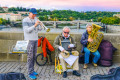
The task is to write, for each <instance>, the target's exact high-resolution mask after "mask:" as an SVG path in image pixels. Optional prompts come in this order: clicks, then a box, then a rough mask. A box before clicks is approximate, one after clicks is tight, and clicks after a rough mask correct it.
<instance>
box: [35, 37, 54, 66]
mask: <svg viewBox="0 0 120 80" xmlns="http://www.w3.org/2000/svg"><path fill="white" fill-rule="evenodd" d="M39 38H42V41H43V40H44V38H45V37H39ZM46 51H47V56H46V57H44V55H43V52H42V53H39V54H37V56H36V60H35V61H36V63H37V65H39V66H44V65H45V64H46V63H47V62H48V59H49V60H50V63H52V58H51V51H50V50H49V49H48V48H46ZM48 56H49V58H48Z"/></svg>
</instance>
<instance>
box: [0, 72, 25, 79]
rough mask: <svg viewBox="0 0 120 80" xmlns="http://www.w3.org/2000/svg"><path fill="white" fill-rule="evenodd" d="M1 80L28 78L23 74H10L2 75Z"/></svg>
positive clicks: (0, 75)
mask: <svg viewBox="0 0 120 80" xmlns="http://www.w3.org/2000/svg"><path fill="white" fill-rule="evenodd" d="M0 80H26V78H25V76H24V74H23V73H18V72H9V73H1V74H0Z"/></svg>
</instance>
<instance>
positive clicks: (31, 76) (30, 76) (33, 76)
mask: <svg viewBox="0 0 120 80" xmlns="http://www.w3.org/2000/svg"><path fill="white" fill-rule="evenodd" d="M29 78H31V79H37V77H36V76H35V75H33V74H30V75H29Z"/></svg>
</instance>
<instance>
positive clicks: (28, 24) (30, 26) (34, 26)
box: [22, 8, 41, 79]
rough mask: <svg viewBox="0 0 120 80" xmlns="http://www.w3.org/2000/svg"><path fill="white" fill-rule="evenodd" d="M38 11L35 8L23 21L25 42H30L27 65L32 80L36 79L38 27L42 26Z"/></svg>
mask: <svg viewBox="0 0 120 80" xmlns="http://www.w3.org/2000/svg"><path fill="white" fill-rule="evenodd" d="M36 14H37V11H36V9H35V8H31V9H30V10H29V16H28V17H26V18H24V19H23V21H22V26H23V31H24V40H29V44H28V47H27V65H28V74H29V77H30V78H31V79H36V78H37V77H36V75H38V73H36V72H35V71H34V61H35V57H36V53H37V44H38V30H39V27H38V25H39V24H41V23H40V21H39V20H38V19H37V18H36Z"/></svg>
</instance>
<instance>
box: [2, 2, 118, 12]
mask: <svg viewBox="0 0 120 80" xmlns="http://www.w3.org/2000/svg"><path fill="white" fill-rule="evenodd" d="M0 6H1V7H3V6H7V7H17V6H18V7H25V8H33V7H34V8H37V9H39V8H42V9H49V10H54V9H58V10H69V9H70V10H74V11H115V12H120V0H0Z"/></svg>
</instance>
